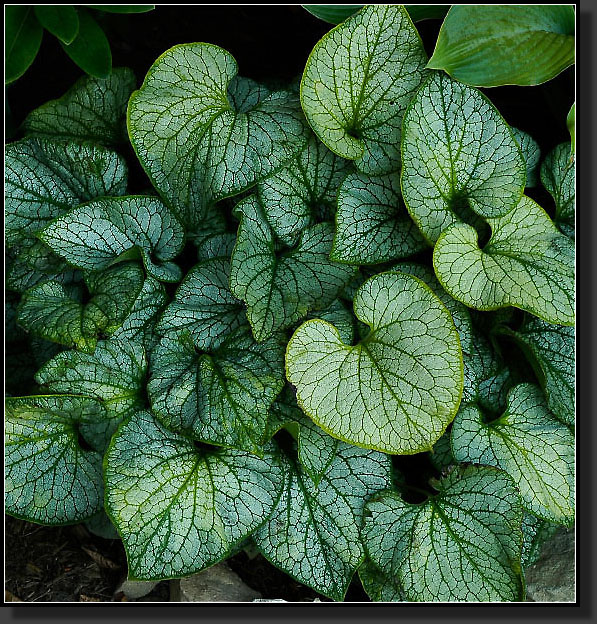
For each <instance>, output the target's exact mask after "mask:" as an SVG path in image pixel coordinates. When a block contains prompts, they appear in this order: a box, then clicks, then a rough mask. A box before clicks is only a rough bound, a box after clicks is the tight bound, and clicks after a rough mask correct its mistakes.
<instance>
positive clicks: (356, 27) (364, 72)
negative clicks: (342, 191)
mask: <svg viewBox="0 0 597 624" xmlns="http://www.w3.org/2000/svg"><path fill="white" fill-rule="evenodd" d="M426 62H427V55H426V54H425V50H424V49H423V44H422V42H421V39H420V37H419V34H418V32H417V30H416V28H415V27H414V25H413V23H412V21H411V19H410V17H409V16H408V13H407V12H406V10H405V8H404V7H403V6H396V5H390V6H388V5H370V6H366V7H364V8H363V9H362V10H361V11H359V12H358V13H357V14H356V15H353V16H351V17H349V18H348V19H347V20H346V21H345V22H343V23H342V24H340V25H339V26H337V27H336V28H333V29H332V30H331V31H330V32H328V33H327V34H326V35H324V36H323V38H322V39H321V40H320V41H319V42H318V43H317V45H316V46H315V47H314V48H313V51H312V52H311V54H310V56H309V59H308V61H307V64H306V66H305V70H304V73H303V78H302V81H301V104H302V106H303V110H304V111H305V116H306V117H307V120H308V121H309V124H310V125H311V127H312V128H313V130H314V131H315V133H316V134H317V136H318V137H319V138H320V139H321V141H322V142H323V143H325V145H327V147H329V148H330V149H331V150H332V151H333V152H335V153H336V154H338V155H340V156H342V157H343V158H347V159H349V160H354V161H355V165H356V166H357V168H358V169H359V170H360V171H362V172H363V173H369V174H375V175H379V174H383V173H389V172H390V171H396V170H397V169H398V167H399V165H400V152H399V150H400V134H401V127H402V116H403V115H404V111H405V110H406V107H407V105H408V103H409V101H410V99H411V98H412V96H413V94H414V92H415V91H416V90H417V88H418V87H419V86H420V84H421V82H422V81H423V78H424V76H425V72H424V67H425V64H426Z"/></svg>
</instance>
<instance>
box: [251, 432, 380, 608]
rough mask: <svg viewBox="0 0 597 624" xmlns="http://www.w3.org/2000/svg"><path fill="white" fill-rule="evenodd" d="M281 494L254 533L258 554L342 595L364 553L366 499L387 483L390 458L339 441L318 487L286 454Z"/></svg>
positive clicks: (303, 580)
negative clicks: (362, 529) (338, 446)
mask: <svg viewBox="0 0 597 624" xmlns="http://www.w3.org/2000/svg"><path fill="white" fill-rule="evenodd" d="M284 467H285V473H286V475H285V483H284V490H283V492H282V496H281V497H280V500H279V502H278V504H277V505H276V507H275V509H274V511H273V513H272V515H271V518H270V519H269V520H268V521H267V522H266V523H265V524H264V525H263V527H262V528H261V529H259V531H257V533H256V534H255V537H254V539H255V543H256V544H257V547H258V548H259V550H260V551H261V553H262V554H263V555H264V556H265V557H266V558H267V559H268V560H269V561H271V562H272V563H273V564H274V565H275V566H277V567H278V568H280V569H282V570H284V571H285V572H286V573H287V574H289V575H290V576H292V577H293V578H295V579H297V580H298V581H299V582H301V583H303V584H305V585H307V586H309V587H312V588H313V589H315V590H316V591H318V592H319V593H322V594H324V595H325V596H329V597H330V598H332V599H334V600H343V598H344V595H345V594H346V590H347V589H348V585H349V583H350V580H351V578H352V576H353V574H354V572H355V571H356V569H357V568H358V566H359V564H360V563H361V562H362V560H363V558H364V550H363V545H362V543H361V539H360V531H359V529H360V526H361V522H362V516H363V508H364V504H365V500H366V499H367V498H368V497H369V496H371V495H372V494H373V493H375V492H377V491H378V490H382V489H385V488H387V487H388V485H389V484H390V461H389V458H388V457H386V456H384V455H382V454H381V453H377V452H375V451H366V450H363V449H359V448H355V447H354V446H349V445H348V444H344V443H341V448H339V450H338V452H337V454H336V456H335V457H334V459H333V460H332V463H331V465H330V467H329V468H328V470H327V472H326V473H325V475H324V476H323V477H322V479H321V481H320V482H319V484H318V485H317V486H315V484H314V483H313V481H312V479H311V478H310V477H309V476H308V475H307V474H305V473H304V472H303V470H301V468H300V466H298V465H297V464H296V463H295V462H293V461H292V460H290V459H289V458H285V461H284Z"/></svg>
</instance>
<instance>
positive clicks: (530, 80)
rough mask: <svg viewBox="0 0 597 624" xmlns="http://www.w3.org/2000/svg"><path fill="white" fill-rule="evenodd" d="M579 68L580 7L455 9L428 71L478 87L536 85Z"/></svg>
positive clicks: (441, 35) (439, 37)
mask: <svg viewBox="0 0 597 624" xmlns="http://www.w3.org/2000/svg"><path fill="white" fill-rule="evenodd" d="M573 63H574V7H573V6H571V5H568V6H553V5H552V6H545V5H536V6H514V5H509V6H502V5H497V6H495V5H484V6H466V5H462V6H460V5H457V6H453V7H452V8H451V9H450V10H449V12H448V15H447V16H446V19H445V20H444V22H443V24H442V27H441V30H440V32H439V36H438V38H437V44H436V46H435V51H434V53H433V56H432V57H431V59H430V61H429V65H428V66H427V67H431V68H434V69H444V70H445V71H446V72H448V74H450V76H452V77H453V78H455V79H456V80H458V81H460V82H464V83H466V84H470V85H475V86H478V87H496V86H499V85H506V84H515V85H536V84H540V83H542V82H546V81H548V80H551V79H552V78H554V77H555V76H557V75H558V74H559V73H560V72H561V71H562V70H564V69H566V67H568V66H570V65H572V64H573Z"/></svg>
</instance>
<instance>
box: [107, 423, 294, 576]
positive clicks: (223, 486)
mask: <svg viewBox="0 0 597 624" xmlns="http://www.w3.org/2000/svg"><path fill="white" fill-rule="evenodd" d="M105 478H106V509H107V511H108V513H109V515H110V518H111V519H112V521H113V522H114V524H115V526H116V527H117V529H118V532H119V533H120V535H121V537H122V541H123V544H124V547H125V549H126V552H127V560H128V566H129V578H131V579H138V580H143V579H144V580H149V579H155V580H161V579H164V578H172V577H180V576H185V575H189V574H193V573H195V572H198V571H199V570H201V569H203V568H206V567H208V566H210V565H212V564H214V563H216V562H218V561H220V560H221V559H224V558H225V557H226V556H227V555H228V554H229V553H230V552H231V551H232V550H233V548H234V547H235V546H236V545H237V544H239V543H240V542H241V541H242V540H244V539H245V538H246V537H247V536H248V535H250V534H251V533H252V532H253V531H255V530H256V529H257V528H258V527H259V526H260V525H261V524H262V523H263V522H264V521H265V520H266V519H267V518H268V517H269V515H270V514H271V513H272V511H273V509H274V506H275V504H276V502H277V500H278V498H279V496H280V492H281V490H282V485H283V473H282V468H281V466H280V463H279V460H278V459H277V457H276V455H274V454H273V449H269V448H268V450H267V452H266V454H265V456H264V458H259V457H256V456H255V455H251V454H249V453H245V452H242V451H236V450H220V451H218V450H205V451H201V450H199V449H197V448H196V447H195V445H194V444H193V441H192V440H190V439H188V438H185V437H184V436H181V435H179V434H176V433H172V432H170V431H168V430H167V429H164V428H163V427H162V426H161V425H160V424H159V423H158V422H157V421H156V420H155V419H154V418H153V417H152V416H151V414H150V413H149V412H139V413H137V414H136V415H135V416H133V417H132V418H131V419H130V420H129V421H127V422H126V423H125V424H124V425H123V426H121V427H120V429H119V430H118V432H117V434H116V435H115V436H114V439H113V441H112V443H111V445H110V448H109V449H108V452H107V455H106V462H105Z"/></svg>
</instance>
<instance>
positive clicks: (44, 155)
mask: <svg viewBox="0 0 597 624" xmlns="http://www.w3.org/2000/svg"><path fill="white" fill-rule="evenodd" d="M5 159H6V160H5V163H6V171H5V201H6V204H5V215H6V220H5V228H6V243H7V244H8V245H12V244H14V243H17V242H19V241H20V240H21V239H22V238H24V237H26V236H31V235H32V234H34V233H35V232H37V231H39V230H40V229H41V228H42V227H43V226H44V225H46V224H47V223H48V222H49V221H51V220H52V219H54V218H56V217H59V216H60V215H62V214H64V213H65V212H67V211H68V210H69V209H70V208H73V207H75V206H77V205H78V204H81V203H83V202H86V201H89V200H90V199H94V198H95V197H101V196H102V195H122V194H123V193H124V192H125V189H126V181H127V169H126V164H125V161H124V159H123V158H121V157H120V156H119V155H118V154H116V152H113V151H111V150H108V149H106V148H103V147H100V146H98V145H80V144H76V143H61V142H57V141H50V140H49V139H41V138H40V139H37V138H28V139H23V140H22V141H17V142H15V143H11V144H9V145H7V146H6V148H5Z"/></svg>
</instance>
